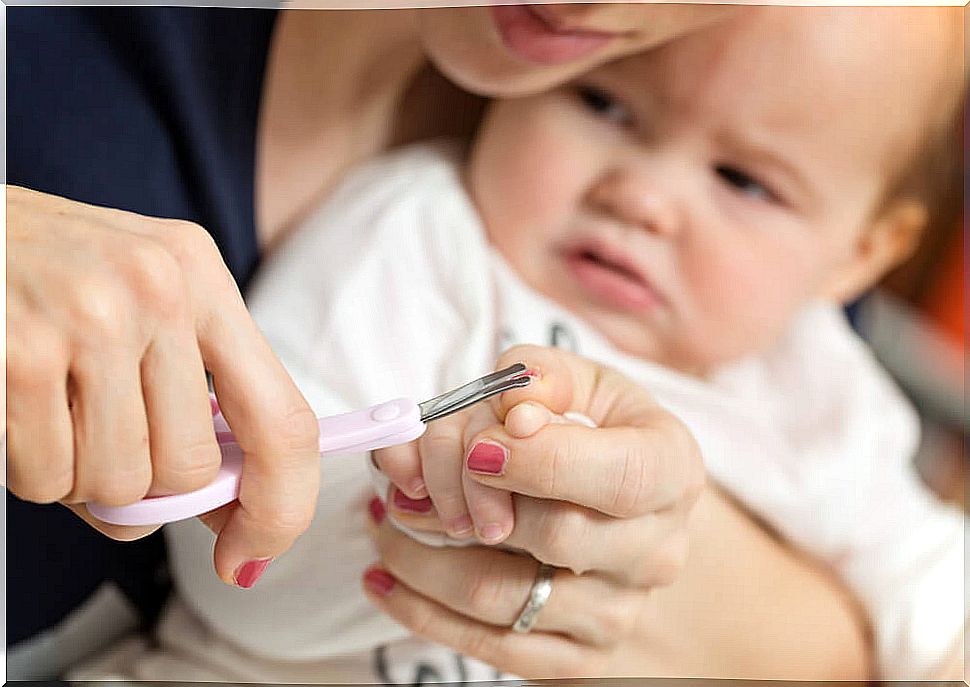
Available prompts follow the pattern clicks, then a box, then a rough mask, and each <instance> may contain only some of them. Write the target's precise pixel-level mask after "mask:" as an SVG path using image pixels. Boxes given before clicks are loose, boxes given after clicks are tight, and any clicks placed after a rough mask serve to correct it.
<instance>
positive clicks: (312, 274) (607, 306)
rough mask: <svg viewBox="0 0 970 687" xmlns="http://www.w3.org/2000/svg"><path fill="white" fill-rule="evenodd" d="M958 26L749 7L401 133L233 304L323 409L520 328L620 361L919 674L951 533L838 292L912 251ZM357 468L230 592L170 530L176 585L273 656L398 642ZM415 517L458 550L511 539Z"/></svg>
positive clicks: (955, 63)
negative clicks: (370, 600) (458, 143)
mask: <svg viewBox="0 0 970 687" xmlns="http://www.w3.org/2000/svg"><path fill="white" fill-rule="evenodd" d="M951 19H952V20H953V21H952V22H951V21H950V20H951ZM959 20H960V18H959V15H958V14H957V13H956V12H955V11H954V12H950V13H948V12H947V11H943V10H937V9H925V10H924V9H878V10H877V9H866V10H856V9H851V10H850V9H848V8H840V9H816V8H752V9H751V11H750V12H749V13H744V14H740V15H739V18H738V20H736V21H733V23H732V22H728V23H727V24H725V25H722V26H720V27H718V29H717V30H716V31H713V30H712V31H707V32H699V33H697V34H693V35H690V36H688V37H685V38H682V39H680V40H677V41H675V42H673V43H671V44H670V45H668V46H666V47H664V48H661V49H659V50H655V51H652V52H650V53H648V54H644V55H641V56H636V57H632V58H628V59H623V60H621V61H618V62H615V63H612V64H608V65H606V66H604V67H602V68H600V69H598V70H597V71H595V72H593V73H591V74H589V75H588V76H587V77H586V78H583V79H582V80H581V81H579V82H577V83H575V84H572V85H570V86H568V87H562V88H558V89H555V90H552V91H549V92H545V93H542V94H539V95H534V96H530V97H524V98H519V99H512V100H503V101H497V102H495V103H494V104H492V106H491V107H490V110H489V111H488V113H487V116H486V118H485V120H484V122H483V124H482V127H481V130H480V132H479V134H478V135H477V137H476V139H475V141H474V143H473V145H472V147H471V150H470V151H469V152H468V155H467V157H462V155H461V154H460V153H459V152H458V151H457V149H456V148H455V147H454V146H452V145H450V144H440V145H430V146H429V145H422V146H417V147H412V148H408V149H405V150H402V151H400V152H398V153H396V154H394V155H390V156H388V157H386V158H384V159H382V160H380V161H378V162H376V163H372V164H368V165H366V166H364V167H362V168H360V169H359V170H358V171H357V172H356V173H355V174H352V175H350V178H349V179H348V180H347V182H346V183H344V184H343V185H342V186H341V187H340V188H339V189H338V190H337V192H336V193H334V194H333V196H332V198H331V199H330V200H329V201H328V202H327V203H326V204H325V205H323V206H322V207H320V208H319V209H318V210H317V211H316V212H315V214H313V215H312V216H311V217H310V218H309V219H308V220H307V222H306V225H305V227H303V229H302V230H301V231H299V232H298V233H297V234H295V236H294V237H293V239H292V240H291V241H289V242H288V243H287V244H285V245H283V246H282V247H281V248H280V249H279V251H278V253H277V254H276V255H275V256H274V258H273V259H272V260H271V261H270V262H269V263H268V264H267V265H266V266H265V269H264V271H263V272H262V275H261V278H260V280H259V281H258V282H257V283H256V285H255V286H254V289H253V291H252V292H251V293H250V295H249V303H250V306H251V310H252V312H253V315H254V317H255V318H256V320H257V322H259V324H260V326H261V327H262V328H263V330H264V332H265V333H266V335H267V337H268V338H269V340H270V342H271V343H272V344H273V346H274V348H275V349H276V351H277V352H278V354H279V355H280V356H281V358H282V359H283V361H284V362H285V363H286V365H287V367H288V368H289V370H290V372H291V374H292V375H293V377H294V379H295V380H296V383H297V384H298V386H299V387H300V388H301V389H302V390H303V391H304V393H305V394H306V396H307V398H308V399H309V400H310V403H311V405H313V406H314V407H315V410H316V411H317V412H318V413H319V414H321V415H322V414H330V413H335V412H340V411H345V410H351V409H356V408H359V407H363V406H365V405H367V404H371V403H375V402H379V401H383V400H386V399H387V398H390V397H393V396H395V395H402V396H409V397H412V398H429V397H431V396H434V395H436V394H438V393H440V392H442V391H444V390H445V389H448V388H451V387H454V386H457V385H458V384H460V383H462V382H465V381H467V380H469V379H472V378H474V377H477V376H479V375H481V374H482V373H484V372H486V371H488V370H490V369H492V366H493V365H494V362H495V360H496V358H497V357H498V354H499V353H500V352H501V351H502V350H503V349H505V348H506V347H507V346H508V345H511V344H515V343H535V344H543V345H559V346H567V347H569V348H571V349H573V350H575V351H576V352H578V353H580V354H582V355H584V356H587V357H590V358H592V359H596V360H599V361H602V362H604V363H606V364H609V365H612V366H614V367H616V368H618V369H619V370H621V371H623V372H624V373H626V374H627V375H629V376H630V377H631V378H633V379H636V380H639V381H640V382H642V383H643V384H644V385H645V387H646V388H647V389H648V390H649V391H650V392H651V393H652V394H653V395H654V396H655V397H656V398H657V399H658V401H659V402H661V403H662V404H664V405H665V406H666V407H668V408H669V409H671V410H672V411H673V412H675V414H677V415H678V416H679V417H681V419H683V420H684V422H685V423H687V425H688V426H689V427H690V428H691V430H692V431H693V432H694V434H695V436H696V438H697V440H698V442H699V444H700V445H701V447H702V450H703V453H704V456H705V461H706V464H707V468H708V471H709V473H710V475H711V478H712V479H713V480H715V481H717V482H719V483H720V484H721V485H723V486H724V487H725V488H726V489H728V490H729V491H731V492H732V493H733V494H734V495H735V496H736V497H737V498H738V499H739V500H740V501H742V502H743V503H744V504H745V505H746V506H747V507H748V508H750V509H751V510H752V511H753V512H754V513H756V514H757V515H758V516H760V517H761V518H763V519H764V520H765V521H766V522H767V523H769V524H770V525H771V526H772V527H774V528H775V529H776V530H778V531H779V532H780V533H781V534H782V535H783V536H785V537H786V538H788V539H789V540H791V541H792V542H794V543H795V544H796V545H798V546H799V547H801V548H803V549H805V550H807V551H808V552H810V553H812V554H814V555H816V556H817V557H819V558H821V559H822V560H825V561H827V562H828V563H830V564H831V566H832V567H833V568H834V569H835V570H836V571H837V572H838V573H839V574H840V575H841V577H842V579H843V580H844V581H845V582H846V584H847V585H848V586H849V587H850V588H851V589H852V590H853V591H854V593H855V594H856V595H857V597H858V598H859V600H860V601H861V602H862V603H863V605H864V606H865V608H866V610H867V611H868V614H869V617H870V620H871V623H872V626H873V629H874V633H875V641H876V653H877V659H878V666H879V670H880V675H881V677H883V678H899V679H905V678H910V679H913V678H920V677H924V676H926V675H928V674H930V673H931V672H932V671H933V670H934V669H935V668H936V667H937V665H938V664H939V662H940V661H941V660H942V658H943V657H944V655H945V654H946V653H947V652H948V651H950V650H951V649H952V647H953V646H954V643H955V642H956V641H957V640H958V637H959V636H960V633H961V631H962V627H963V624H964V622H965V619H966V617H967V615H966V609H965V608H964V606H963V605H962V603H961V602H960V601H959V600H960V599H962V598H963V575H962V571H963V561H962V554H961V552H962V547H961V542H962V532H963V526H964V520H963V518H962V516H961V515H959V514H958V513H956V512H954V511H949V510H946V509H944V508H943V507H942V506H940V505H938V504H937V503H936V502H934V501H933V500H932V498H931V497H930V496H929V495H928V494H927V493H926V492H925V491H924V490H923V489H922V488H921V486H920V484H919V481H918V478H917V476H916V474H915V472H914V471H913V470H912V467H911V458H912V452H913V450H914V448H915V446H916V442H917V436H918V425H917V421H916V418H915V415H914V413H913V411H912V410H911V409H910V407H909V406H908V405H907V404H906V403H905V401H904V400H903V398H902V397H901V395H900V394H899V392H898V391H897V390H896V389H895V387H894V386H893V385H892V384H891V382H890V381H889V380H888V378H887V377H886V376H885V375H884V374H883V373H882V372H881V370H880V369H879V368H878V366H877V365H876V364H875V363H874V361H873V359H872V357H871V355H870V354H869V352H868V351H867V349H866V348H865V346H864V345H863V343H862V342H861V341H860V340H859V339H858V338H856V337H855V335H854V334H853V333H852V331H851V329H850V328H849V327H848V325H847V323H846V322H845V320H844V317H843V316H842V310H841V306H842V304H843V303H845V302H848V301H850V300H852V299H853V298H855V297H856V296H858V295H859V294H861V293H863V292H864V291H865V290H866V289H868V288H869V287H871V286H872V285H873V284H875V283H876V281H877V280H878V279H879V278H880V277H881V276H882V275H884V274H885V273H886V272H887V271H888V270H889V269H891V268H892V267H893V266H894V265H896V264H898V263H899V262H900V261H901V260H903V259H904V258H905V257H906V256H907V255H908V254H909V253H910V251H911V250H912V249H913V246H914V245H915V243H916V241H917V239H918V237H919V234H920V231H921V229H922V228H923V226H924V224H925V223H926V220H927V215H928V212H929V210H930V209H931V208H932V207H933V196H932V193H933V192H934V190H935V188H936V187H935V186H934V185H933V184H932V183H930V182H931V181H932V180H933V177H932V176H931V175H928V174H927V171H928V170H927V166H928V164H929V162H930V161H932V160H934V159H936V156H935V154H936V153H938V152H942V153H946V152H947V151H948V150H951V149H952V150H956V149H957V148H958V146H959V144H958V143H957V142H956V141H948V140H947V139H946V138H945V134H946V133H947V132H948V131H949V124H950V121H951V119H952V117H953V114H954V112H955V110H956V108H957V105H958V103H959V102H960V99H961V90H962V73H961V71H960V70H961V67H960V63H959V59H958V56H959V55H960V49H961V45H960V40H961V39H960V33H959V30H958V29H959ZM673 75H676V76H673ZM948 146H952V148H948ZM956 169H957V170H959V167H957V168H956ZM384 457H385V456H378V461H379V462H382V464H383V463H385V462H386V461H384V460H383V458H384ZM463 463H464V460H463V457H462V456H454V461H453V462H452V463H450V464H446V465H442V464H441V462H440V461H438V462H437V465H438V468H436V469H439V470H450V471H452V472H453V473H460V472H461V470H462V469H463ZM369 464H370V460H369V459H367V458H365V457H363V456H362V457H361V458H360V460H357V461H354V460H352V459H346V460H345V459H341V460H334V461H329V462H328V463H327V464H326V478H325V479H324V480H323V485H324V486H323V490H324V491H323V492H322V493H321V497H320V505H319V507H318V513H317V517H316V518H315V520H314V523H313V525H312V526H311V528H310V530H308V532H307V533H306V534H305V535H304V536H303V537H302V538H301V540H300V541H298V542H297V545H296V546H294V548H293V549H292V550H291V551H290V552H289V553H287V555H286V556H283V557H282V558H280V559H279V560H278V561H276V562H275V563H274V565H273V566H272V567H271V568H270V569H269V570H268V572H267V574H266V576H265V577H264V578H263V579H262V580H261V582H260V585H258V586H257V587H256V588H255V589H253V590H250V592H251V593H248V594H247V599H246V603H245V604H238V600H237V597H236V596H233V595H232V593H231V590H225V589H223V588H222V587H223V586H222V585H220V583H219V582H218V581H217V580H214V579H213V580H212V583H211V584H207V583H204V582H202V581H201V580H204V579H207V578H209V577H211V575H209V574H208V572H209V568H210V567H211V562H210V560H209V548H208V543H207V542H208V541H209V540H208V533H206V532H204V531H203V529H202V528H201V527H199V526H197V525H195V524H192V523H180V524H178V525H175V526H174V527H173V529H172V530H171V532H170V535H171V536H170V542H171V544H172V548H173V553H174V556H173V559H174V565H175V566H176V568H179V567H180V568H182V570H181V577H182V579H186V577H187V576H192V579H198V580H200V582H199V584H197V585H192V586H191V587H190V588H188V589H185V590H182V593H183V595H184V596H185V597H186V600H187V602H188V603H189V604H190V605H191V606H192V607H194V609H195V610H196V611H197V612H198V613H200V614H201V615H202V616H204V617H205V618H206V619H207V622H209V624H210V625H212V626H214V627H215V628H216V630H217V631H218V632H221V633H226V634H228V635H229V636H236V635H237V634H239V630H238V628H240V627H245V628H249V629H248V630H247V632H253V631H255V630H253V628H254V627H255V626H257V625H258V623H255V624H254V623H248V622H247V618H249V617H259V616H260V614H265V615H266V617H286V618H288V619H290V620H291V625H290V626H288V627H287V628H286V631H285V632H265V633H261V634H260V636H259V637H258V640H253V641H254V642H255V641H258V642H259V644H258V646H259V649H260V650H261V651H266V652H268V653H270V654H272V653H273V652H276V651H277V649H278V650H279V652H286V653H287V655H294V656H299V655H303V654H310V653H312V651H313V646H314V645H315V644H320V643H324V642H327V643H329V644H328V645H332V646H334V647H335V650H343V651H346V652H348V653H351V652H353V651H354V650H356V649H358V648H359V647H364V646H372V645H373V642H374V637H375V636H376V637H384V638H386V639H387V640H388V641H390V640H394V639H402V638H404V637H406V636H407V633H406V631H404V630H403V629H401V628H397V627H395V626H393V625H392V624H390V623H387V622H386V620H384V619H383V618H382V617H381V616H380V615H379V614H378V613H376V612H373V611H368V610H367V601H366V599H365V597H364V596H363V595H362V593H361V592H360V590H359V580H358V576H359V573H360V571H361V570H362V569H363V568H364V567H365V566H366V565H367V564H368V563H369V562H370V560H371V556H372V553H371V551H370V549H369V544H368V542H367V540H366V536H364V535H363V534H362V532H361V527H362V525H361V523H360V522H359V517H358V515H357V514H358V513H360V512H361V511H362V510H363V504H364V503H366V501H367V499H368V498H369V497H370V494H371V493H372V492H371V486H370V481H369V479H368V473H367V469H368V467H367V466H368V465H369ZM400 474H401V472H400V470H399V471H398V472H397V473H396V475H395V481H396V482H398V486H399V488H394V489H391V491H390V492H388V491H386V490H384V489H383V488H382V492H381V495H382V496H389V498H388V501H389V504H390V505H389V512H390V514H391V516H392V518H394V519H396V520H398V521H399V522H401V523H409V524H412V525H413V524H416V523H417V522H418V521H419V519H420V518H422V517H426V516H424V515H422V514H421V512H420V511H423V512H425V513H426V512H428V511H429V510H430V505H428V504H427V502H426V501H425V500H424V499H425V497H427V496H428V495H429V494H430V500H431V502H432V503H434V502H435V492H434V489H427V488H422V487H421V486H420V485H416V484H414V483H413V480H407V481H405V480H402V479H400V478H399V475H400ZM411 476H412V477H415V478H419V477H421V475H420V474H419V473H414V472H413V470H412V475H411ZM435 505H438V504H436V503H435ZM438 511H439V512H438V514H439V515H440V516H441V519H442V521H443V522H444V523H445V525H446V526H447V532H448V533H449V534H451V535H455V536H459V537H460V536H464V535H469V534H471V533H472V532H476V533H477V534H478V535H479V537H480V538H481V539H483V540H487V541H488V542H489V543H495V542H499V541H502V539H503V538H504V536H507V534H508V532H509V530H510V528H511V526H512V513H511V510H509V512H508V513H506V514H505V516H504V517H505V520H502V521H501V522H498V521H495V522H482V521H479V520H476V519H475V518H474V517H472V515H473V514H474V513H475V512H476V509H475V505H474V504H473V503H469V504H467V507H466V509H465V511H464V512H462V511H461V510H460V509H459V510H457V511H455V512H451V513H448V514H446V513H444V512H443V511H442V510H441V508H439V509H438ZM490 524H499V525H500V527H501V529H502V531H501V532H499V533H498V534H497V535H495V536H492V535H494V533H492V532H490V531H488V532H486V530H487V529H488V528H487V526H488V525H490ZM472 541H474V540H472ZM307 571H314V572H313V574H312V575H310V576H308V575H307ZM320 598H326V599H327V600H328V601H327V604H328V605H327V613H326V614H320V613H306V608H307V606H308V604H311V603H312V601H313V600H314V599H320ZM254 614H255V615H254ZM237 616H238V617H237ZM245 639H246V641H249V639H251V638H249V637H247V638H245ZM240 641H242V640H240Z"/></svg>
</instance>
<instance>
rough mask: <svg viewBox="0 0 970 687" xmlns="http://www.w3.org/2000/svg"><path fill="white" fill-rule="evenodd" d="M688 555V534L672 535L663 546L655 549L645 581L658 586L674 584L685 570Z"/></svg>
mask: <svg viewBox="0 0 970 687" xmlns="http://www.w3.org/2000/svg"><path fill="white" fill-rule="evenodd" d="M688 555H689V545H688V539H687V536H686V535H683V536H681V535H677V536H673V537H671V538H670V539H669V540H668V541H667V542H666V543H665V544H664V545H663V546H661V547H660V548H659V549H657V550H656V551H654V553H653V556H652V557H651V558H652V560H651V563H650V565H649V568H648V575H647V579H646V580H645V581H646V582H647V584H648V585H649V586H656V587H665V586H667V585H670V584H673V583H674V582H675V581H676V580H677V578H678V577H680V575H681V573H682V572H683V571H684V568H685V567H686V565H687V557H688Z"/></svg>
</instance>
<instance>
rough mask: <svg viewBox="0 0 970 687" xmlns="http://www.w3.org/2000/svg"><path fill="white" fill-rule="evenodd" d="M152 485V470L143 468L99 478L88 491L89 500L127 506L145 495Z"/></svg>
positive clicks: (104, 504)
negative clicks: (107, 477)
mask: <svg viewBox="0 0 970 687" xmlns="http://www.w3.org/2000/svg"><path fill="white" fill-rule="evenodd" d="M150 486H151V471H150V470H147V469H144V468H142V469H132V470H126V471H124V473H121V474H118V475H113V476H112V477H111V478H109V479H102V480H99V481H97V482H95V484H94V485H92V486H91V487H89V488H88V490H87V492H88V494H89V500H92V501H96V502H97V503H99V504H101V505H103V506H126V505H128V504H130V503H134V502H135V501H138V500H140V499H141V498H142V497H144V496H145V494H147V493H148V488H149V487H150Z"/></svg>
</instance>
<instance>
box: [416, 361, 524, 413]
mask: <svg viewBox="0 0 970 687" xmlns="http://www.w3.org/2000/svg"><path fill="white" fill-rule="evenodd" d="M526 372H528V368H526V366H525V365H523V364H522V363H516V364H515V365H510V366H509V367H507V368H505V369H504V370H499V371H498V372H492V373H490V374H487V375H485V376H484V377H480V378H478V379H476V380H474V381H471V382H469V383H468V384H464V385H462V386H460V387H458V388H457V389H454V390H452V391H449V392H447V393H444V394H441V396H435V397H434V398H432V399H429V400H427V401H425V402H424V403H419V404H418V408H419V409H420V410H421V422H431V421H432V420H437V419H439V418H442V417H445V416H446V415H451V414H452V413H457V412H458V411H459V410H463V409H465V408H467V407H468V406H470V405H474V404H475V403H478V402H479V401H484V400H485V399H486V398H490V397H491V396H494V395H495V394H500V393H502V392H503V391H508V390H509V389H517V388H520V387H523V386H527V385H528V384H529V382H530V381H532V378H531V377H529V376H528V375H527V374H526Z"/></svg>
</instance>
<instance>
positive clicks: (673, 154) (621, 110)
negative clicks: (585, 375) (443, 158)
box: [468, 8, 941, 373]
mask: <svg viewBox="0 0 970 687" xmlns="http://www.w3.org/2000/svg"><path fill="white" fill-rule="evenodd" d="M907 11H908V12H913V11H914V10H912V9H909V8H906V9H904V10H896V9H888V10H884V9H880V10H868V13H867V10H865V9H863V10H856V9H849V8H835V9H814V8H812V9H802V8H752V9H751V10H750V12H748V13H747V14H745V15H743V16H742V17H739V18H737V19H736V20H733V21H731V22H729V23H728V24H726V25H722V26H719V27H718V28H717V30H708V31H705V32H700V33H697V34H694V35H691V36H688V37H686V38H683V39H680V40H678V41H675V42H674V43H672V44H670V45H668V46H667V47H664V48H662V49H660V50H655V51H653V52H650V53H646V54H644V55H639V56H636V57H632V58H627V59H624V60H622V61H619V62H616V63H614V64H611V65H607V66H606V67H604V68H601V69H599V70H597V71H595V72H594V73H592V74H590V75H589V76H588V77H585V78H583V79H582V80H580V81H578V82H576V83H575V84H572V85H570V86H568V87H563V88H559V89H556V90H554V91H550V92H548V93H543V94H540V95H537V96H533V97H529V98H522V99H518V100H506V101H501V102H498V103H496V104H495V105H494V106H493V108H492V110H491V111H490V113H489V116H488V117H487V119H486V121H485V123H484V125H483V129H482V132H481V135H480V136H479V138H478V141H477V142H476V145H475V148H474V150H473V151H472V157H471V161H470V166H469V177H468V182H469V187H470V189H471V193H472V195H473V198H474V200H475V203H476V205H477V207H478V208H479V211H480V212H481V214H482V217H483V220H484V222H485V225H486V227H487V230H488V232H489V236H490V238H491V240H492V242H493V243H494V244H495V245H496V246H497V247H498V249H499V250H500V251H501V252H502V254H503V255H504V257H505V258H506V260H508V261H509V262H510V263H511V264H512V266H513V267H515V268H516V270H517V271H518V272H519V273H520V274H521V275H522V276H523V278H524V279H525V281H526V282H527V283H529V284H530V285H531V286H532V287H533V288H536V289H537V290H539V291H540V292H542V293H544V294H545V295H547V296H549V297H550V298H552V299H553V300H556V301H558V302H560V303H561V304H563V305H565V306H566V307H567V308H569V309H571V310H573V311H574V312H576V313H578V314H579V315H580V316H582V317H584V318H585V319H587V320H588V321H590V322H591V323H592V324H593V325H594V326H595V327H596V328H597V329H598V330H600V331H601V332H603V333H604V334H605V335H606V336H607V337H608V338H609V339H610V340H611V341H612V342H613V343H614V344H615V345H617V346H618V347H619V348H621V349H623V350H626V351H627V352H630V353H633V354H635V355H639V356H641V357H646V358H649V359H651V360H655V361H657V362H660V363H663V364H666V365H670V366H673V367H675V368H678V369H681V370H684V371H687V372H692V373H703V372H704V371H707V370H709V369H710V368H711V367H712V366H715V365H717V364H719V363H723V362H726V361H729V360H734V359H737V358H739V357H742V356H744V355H747V354H749V353H752V352H755V351H757V350H760V349H762V348H763V347H765V346H766V345H768V344H769V343H770V342H771V341H772V340H774V338H775V337H776V336H777V335H778V334H779V333H780V332H781V331H782V330H783V328H784V327H785V326H786V324H787V323H788V322H789V321H790V318H791V317H792V315H793V314H794V313H795V312H796V311H797V310H798V309H799V307H800V306H802V305H803V304H804V303H806V301H807V300H809V299H811V298H814V297H831V298H839V297H844V296H846V295H847V294H846V293H845V291H846V285H847V284H855V283H856V282H858V274H856V272H857V271H858V269H859V266H858V265H857V264H856V260H855V256H856V255H857V253H858V251H859V245H860V242H861V241H862V238H861V237H862V236H863V235H864V233H865V231H866V229H867V227H868V225H869V224H870V223H871V222H872V221H873V218H872V214H873V210H874V206H875V205H876V204H877V200H878V199H879V198H880V197H881V194H882V193H883V192H884V190H885V186H886V183H887V180H888V178H889V176H890V175H891V174H893V173H895V170H894V161H896V164H898V162H899V161H900V160H903V159H906V158H908V157H909V155H910V154H911V151H912V147H913V144H914V140H915V131H916V130H917V129H918V126H919V124H918V123H919V122H921V121H926V120H927V119H928V116H927V114H926V113H927V112H929V107H930V105H929V104H928V103H929V102H930V101H931V100H932V98H933V94H934V90H933V89H934V88H935V87H934V86H932V85H931V84H932V83H933V82H934V81H935V78H934V76H933V75H934V74H936V73H937V72H936V71H934V70H939V69H940V68H941V59H940V57H939V56H937V55H934V54H933V51H932V50H922V51H921V50H917V49H914V47H913V46H914V44H915V40H916V39H914V38H913V35H914V34H916V35H919V34H920V32H921V31H924V32H925V31H927V30H928V29H927V28H926V27H923V28H920V27H918V26H916V27H914V26H913V20H912V19H911V18H910V17H904V16H903V15H902V14H900V12H907ZM877 12H879V13H880V14H876V13H877ZM920 16H926V17H928V16H929V15H920ZM921 21H922V20H921ZM927 22H928V24H930V25H933V20H932V19H928V20H927ZM929 40H932V39H921V42H925V41H929ZM853 279H855V282H854V281H853Z"/></svg>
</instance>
